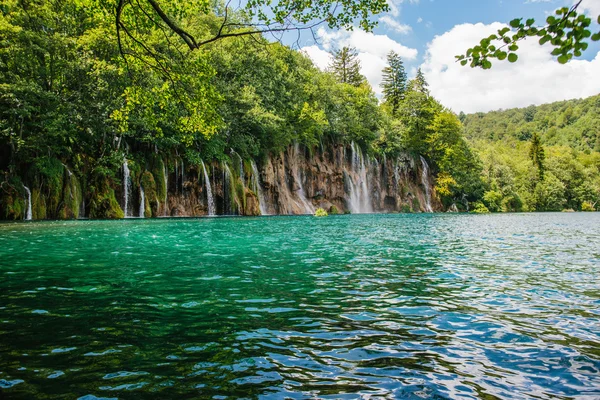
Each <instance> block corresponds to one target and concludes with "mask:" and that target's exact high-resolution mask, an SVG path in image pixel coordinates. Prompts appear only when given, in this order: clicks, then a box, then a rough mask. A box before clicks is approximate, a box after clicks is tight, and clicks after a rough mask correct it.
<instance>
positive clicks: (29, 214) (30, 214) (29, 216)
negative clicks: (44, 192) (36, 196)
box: [23, 185, 33, 221]
mask: <svg viewBox="0 0 600 400" xmlns="http://www.w3.org/2000/svg"><path fill="white" fill-rule="evenodd" d="M23 188H24V189H25V191H26V192H27V215H26V216H25V220H26V221H31V220H32V219H33V210H32V207H31V191H30V190H29V188H28V187H27V186H25V185H23Z"/></svg>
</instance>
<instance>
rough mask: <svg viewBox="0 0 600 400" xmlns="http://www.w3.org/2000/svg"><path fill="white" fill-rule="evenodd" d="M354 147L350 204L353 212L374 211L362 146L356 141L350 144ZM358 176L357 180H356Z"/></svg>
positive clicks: (349, 184) (350, 181) (350, 178)
mask: <svg viewBox="0 0 600 400" xmlns="http://www.w3.org/2000/svg"><path fill="white" fill-rule="evenodd" d="M350 148H351V149H352V164H351V166H352V172H353V174H351V175H350V174H349V176H348V178H349V179H348V186H349V189H350V193H349V195H350V198H349V199H348V200H349V206H350V211H351V212H352V213H353V214H365V213H372V212H373V205H372V204H371V198H370V196H369V188H368V186H367V168H366V167H365V160H364V157H363V154H362V152H361V150H360V147H359V146H357V145H356V144H355V143H354V142H352V144H351V145H350ZM355 177H356V181H354V179H355Z"/></svg>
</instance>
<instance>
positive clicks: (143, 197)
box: [139, 185, 146, 218]
mask: <svg viewBox="0 0 600 400" xmlns="http://www.w3.org/2000/svg"><path fill="white" fill-rule="evenodd" d="M145 210H146V195H145V193H144V187H143V186H142V185H140V212H139V217H140V218H144V211H145Z"/></svg>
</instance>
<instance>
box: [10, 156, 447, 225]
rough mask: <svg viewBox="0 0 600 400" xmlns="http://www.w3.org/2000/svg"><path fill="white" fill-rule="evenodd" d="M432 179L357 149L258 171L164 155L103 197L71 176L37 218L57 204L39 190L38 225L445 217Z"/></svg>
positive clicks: (132, 165)
mask: <svg viewBox="0 0 600 400" xmlns="http://www.w3.org/2000/svg"><path fill="white" fill-rule="evenodd" d="M429 174H430V172H429V168H428V166H427V164H426V161H425V160H424V159H423V158H422V157H421V158H418V157H417V158H415V157H412V156H409V155H403V156H401V157H398V158H396V159H393V160H392V159H386V158H383V159H375V158H370V157H367V156H365V155H363V153H362V151H361V150H360V148H359V146H357V145H354V144H352V145H351V146H342V145H339V146H335V147H330V148H327V149H324V150H321V151H313V150H311V149H308V148H305V147H303V146H300V145H295V146H290V147H289V148H287V149H286V150H285V151H284V152H282V153H280V154H276V155H272V156H270V157H268V158H267V159H266V160H264V161H263V162H262V163H260V164H259V165H257V163H255V161H254V160H242V158H241V157H240V156H239V155H238V154H237V153H235V152H233V151H232V154H231V157H230V160H229V161H227V162H225V161H222V162H212V163H208V162H206V163H201V164H200V165H198V166H186V165H185V164H184V163H183V162H182V161H181V159H177V160H169V161H168V162H167V161H165V160H162V159H160V157H158V155H157V156H156V157H154V158H153V159H152V160H150V161H147V162H146V163H145V164H143V163H140V162H137V163H136V162H134V161H127V162H125V163H124V164H123V167H122V171H121V176H122V179H121V182H117V184H116V185H115V184H113V185H110V184H109V183H108V182H106V183H105V184H104V183H103V184H102V185H98V184H96V185H90V186H93V188H94V189H95V190H97V191H99V192H98V193H92V194H90V193H87V196H85V195H84V196H82V193H83V190H82V185H81V184H80V183H79V182H78V181H77V178H76V177H75V175H74V174H71V173H70V171H68V173H65V179H64V185H63V186H64V188H63V192H64V193H59V194H62V197H61V196H58V197H57V199H55V200H54V202H57V204H59V206H53V207H54V208H53V209H57V210H60V212H56V213H54V214H51V213H43V214H42V213H41V212H40V211H38V209H41V208H44V210H45V209H46V208H49V207H48V206H47V204H51V203H50V202H49V200H48V199H45V198H44V196H41V195H40V194H38V192H37V190H36V189H34V190H32V193H33V195H32V196H31V197H32V201H33V219H42V218H77V217H91V218H119V217H122V216H126V217H138V218H139V217H197V216H204V215H210V214H214V215H246V216H254V215H261V214H263V215H264V214H288V215H289V214H313V213H314V212H315V210H316V209H317V208H323V209H325V210H327V211H328V212H329V213H331V214H336V213H371V212H428V211H432V210H441V209H442V206H441V204H440V202H439V201H438V200H437V197H436V195H435V191H434V189H433V187H431V185H432V182H433V179H432V177H431V176H430V175H429ZM126 178H127V179H126ZM20 186H23V185H22V184H20ZM15 187H16V188H17V189H14V190H13V191H12V192H10V193H11V196H12V197H11V203H10V206H11V207H12V208H11V210H16V211H18V215H17V212H13V214H14V215H12V218H13V219H19V218H21V219H25V217H26V214H27V202H26V201H25V200H26V198H25V197H24V193H25V190H24V189H21V188H20V187H19V184H16V185H15ZM142 189H143V190H142ZM13 192H14V193H13ZM15 199H17V200H18V201H17V200H15ZM61 199H62V200H61ZM67 200H68V201H67ZM100 200H101V201H100ZM141 201H144V204H140V203H141ZM7 204H8V203H7ZM42 206H43V207H42ZM7 209H8V208H7ZM106 210H108V211H106ZM5 213H6V211H5ZM105 214H106V215H105ZM7 216H8V214H7Z"/></svg>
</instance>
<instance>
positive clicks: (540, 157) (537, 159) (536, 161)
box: [529, 132, 546, 181]
mask: <svg viewBox="0 0 600 400" xmlns="http://www.w3.org/2000/svg"><path fill="white" fill-rule="evenodd" d="M529 158H531V161H533V165H534V167H535V168H536V169H537V172H538V177H539V179H540V181H543V180H544V170H545V166H544V160H545V159H546V154H545V152H544V147H543V146H542V142H541V141H540V137H539V136H538V134H537V132H535V133H534V134H533V136H532V137H531V144H530V146H529Z"/></svg>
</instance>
